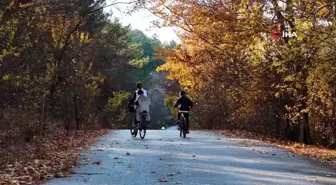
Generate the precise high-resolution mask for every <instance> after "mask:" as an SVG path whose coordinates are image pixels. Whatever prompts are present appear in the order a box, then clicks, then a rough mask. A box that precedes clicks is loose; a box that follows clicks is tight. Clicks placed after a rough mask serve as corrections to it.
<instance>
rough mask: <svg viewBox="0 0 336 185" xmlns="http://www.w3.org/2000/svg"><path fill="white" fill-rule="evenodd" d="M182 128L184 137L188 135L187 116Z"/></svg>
mask: <svg viewBox="0 0 336 185" xmlns="http://www.w3.org/2000/svg"><path fill="white" fill-rule="evenodd" d="M182 130H183V138H185V137H186V136H187V125H186V120H185V118H183V125H182Z"/></svg>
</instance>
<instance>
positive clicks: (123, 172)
mask: <svg viewBox="0 0 336 185" xmlns="http://www.w3.org/2000/svg"><path fill="white" fill-rule="evenodd" d="M178 134H179V133H178V132H177V130H175V129H170V130H164V131H154V130H151V131H148V133H147V136H146V138H145V139H144V140H142V139H140V138H139V137H137V138H132V137H131V136H130V133H129V131H127V130H120V131H111V132H110V133H109V134H108V135H106V136H104V137H102V138H101V139H100V140H99V141H98V142H97V143H96V144H94V145H92V147H91V149H90V150H88V151H83V152H82V154H81V158H82V159H81V161H80V163H81V164H82V165H81V166H79V167H78V168H76V169H74V172H73V174H72V177H69V178H63V179H54V180H51V181H49V182H47V183H46V185H72V184H82V185H89V184H90V185H93V184H95V185H152V184H154V185H156V184H163V185H176V184H182V185H187V184H188V185H257V184H258V185H273V184H279V185H280V184H281V185H299V184H302V185H307V184H323V185H324V184H330V185H336V170H335V169H332V168H330V167H328V166H326V165H324V164H320V163H317V162H314V161H312V160H309V159H307V158H305V157H299V156H296V155H294V154H293V153H290V152H289V151H286V150H283V149H280V148H277V147H272V146H269V145H266V144H263V143H259V142H256V141H248V140H243V139H235V138H227V137H224V136H219V135H216V134H214V133H210V132H197V131H193V132H191V134H190V135H188V136H187V138H185V139H183V138H180V137H179V136H178ZM160 180H161V181H168V182H160Z"/></svg>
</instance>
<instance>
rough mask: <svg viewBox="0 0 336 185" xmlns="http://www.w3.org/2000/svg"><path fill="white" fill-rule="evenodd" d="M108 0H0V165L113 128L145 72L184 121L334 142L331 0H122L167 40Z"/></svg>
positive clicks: (334, 8) (335, 34) (334, 18)
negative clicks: (167, 35) (184, 108)
mask: <svg viewBox="0 0 336 185" xmlns="http://www.w3.org/2000/svg"><path fill="white" fill-rule="evenodd" d="M109 2H110V3H108V2H107V1H105V0H67V1H64V0H46V1H41V0H2V1H1V2H0V154H1V155H2V156H6V157H2V158H1V160H0V170H1V172H2V173H1V174H5V173H9V172H7V171H3V170H5V169H6V167H8V164H12V163H13V161H16V160H17V158H18V157H20V156H21V157H22V156H26V154H25V152H26V151H27V150H28V148H29V150H30V154H31V155H30V154H29V155H27V156H29V157H28V158H30V159H35V158H36V155H37V153H39V152H40V150H39V148H41V146H42V145H36V144H45V146H44V147H45V148H48V147H50V146H49V145H48V141H49V140H45V138H48V137H49V138H52V137H56V136H58V135H59V134H58V133H62V136H63V134H64V136H71V138H72V137H74V136H72V134H73V132H74V131H76V130H77V132H76V133H77V134H79V136H77V138H78V137H80V136H81V134H83V132H85V131H87V130H95V129H100V128H114V129H116V128H117V129H118V128H125V124H126V122H125V120H126V114H127V101H128V99H129V97H130V95H131V93H132V91H133V90H134V88H135V84H136V83H137V82H143V83H144V85H145V87H150V86H152V85H153V84H154V85H155V83H156V82H153V79H156V78H153V75H152V74H153V73H156V74H160V75H162V74H164V75H165V76H166V78H167V79H168V80H169V81H168V82H165V84H164V85H165V88H166V90H165V91H166V92H165V93H166V95H167V96H166V97H165V98H166V99H165V100H164V103H165V106H171V105H172V104H173V103H174V101H175V100H176V98H177V92H178V91H180V90H181V89H183V90H186V91H187V93H188V95H189V96H190V98H191V99H192V100H193V101H194V102H195V107H194V108H193V110H192V116H191V118H192V120H191V122H192V127H193V129H214V130H243V131H247V132H251V133H257V134H261V135H267V136H270V137H273V138H277V139H280V140H286V141H287V140H288V141H295V142H300V143H305V144H315V145H320V146H324V147H327V148H331V149H335V148H336V1H334V0H316V1H311V0H241V1H230V0H227V1H225V0H198V1H194V0H174V1H170V0H138V1H134V2H133V1H132V2H131V3H132V6H133V11H136V10H138V9H146V10H149V11H151V13H153V14H154V15H155V16H157V17H159V18H161V20H162V21H161V22H160V21H159V22H156V23H155V25H156V26H158V27H175V28H177V29H178V36H179V38H180V40H181V42H180V43H176V42H174V41H172V42H171V43H169V44H168V43H162V42H160V41H159V40H158V39H156V38H152V37H148V36H147V35H146V34H145V33H143V32H142V31H140V30H135V29H132V28H131V27H130V26H123V25H122V24H121V22H120V21H119V20H118V19H113V16H112V18H111V15H109V14H108V13H106V12H104V8H106V7H110V6H113V5H114V3H115V4H117V3H118V2H117V1H109ZM158 78H160V77H158ZM160 80H161V79H160ZM158 81H159V80H158ZM157 83H158V82H157ZM171 111H172V113H173V114H176V110H174V109H171ZM157 117H158V118H161V117H162V116H161V115H160V116H157ZM100 134H101V133H96V135H97V136H98V135H100ZM67 138H69V137H67ZM83 138H85V139H87V138H86V137H83ZM74 140H75V139H74ZM88 140H90V141H91V140H93V138H91V137H90V138H89V139H88ZM66 141H67V139H64V138H63V140H62V139H60V141H57V142H58V143H63V144H64V143H66V144H68V143H67V142H66ZM69 141H70V140H69ZM80 141H81V140H79V141H78V142H80ZM71 142H73V140H71ZM71 142H69V146H68V145H67V146H63V145H62V147H63V148H67V147H70V143H71ZM27 143H30V144H34V147H33V148H32V145H27ZM23 146H24V147H23ZM17 147H21V148H22V147H23V148H24V149H23V150H22V151H19V150H18V148H17ZM77 147H78V146H77ZM31 148H32V149H31ZM70 148H71V147H70ZM25 150H26V151H25ZM37 150H38V151H37ZM69 151H70V150H69ZM44 153H47V152H44ZM46 155H47V154H43V157H41V159H45V158H48V157H46ZM49 157H50V156H49ZM48 159H49V158H48ZM49 160H51V159H49ZM62 160H63V158H62ZM21 163H24V161H21ZM64 168H69V166H67V167H64ZM7 169H8V168H7ZM49 171H50V170H49ZM56 171H57V170H56ZM42 176H43V175H40V176H38V177H34V178H42ZM60 176H62V175H60ZM0 178H4V177H3V176H0ZM6 178H7V177H6ZM46 178H48V177H46ZM35 180H36V179H35ZM0 182H1V181H0ZM0 184H1V183H0Z"/></svg>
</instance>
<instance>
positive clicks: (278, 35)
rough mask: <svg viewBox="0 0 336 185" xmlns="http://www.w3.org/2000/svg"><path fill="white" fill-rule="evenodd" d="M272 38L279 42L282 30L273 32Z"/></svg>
mask: <svg viewBox="0 0 336 185" xmlns="http://www.w3.org/2000/svg"><path fill="white" fill-rule="evenodd" d="M272 38H273V39H274V40H279V39H280V38H281V31H280V30H273V31H272Z"/></svg>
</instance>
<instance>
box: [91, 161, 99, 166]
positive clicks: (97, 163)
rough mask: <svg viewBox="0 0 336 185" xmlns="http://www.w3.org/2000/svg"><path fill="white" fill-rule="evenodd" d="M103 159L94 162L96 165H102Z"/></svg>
mask: <svg viewBox="0 0 336 185" xmlns="http://www.w3.org/2000/svg"><path fill="white" fill-rule="evenodd" d="M100 163H101V161H96V162H93V163H92V164H94V165H100Z"/></svg>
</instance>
